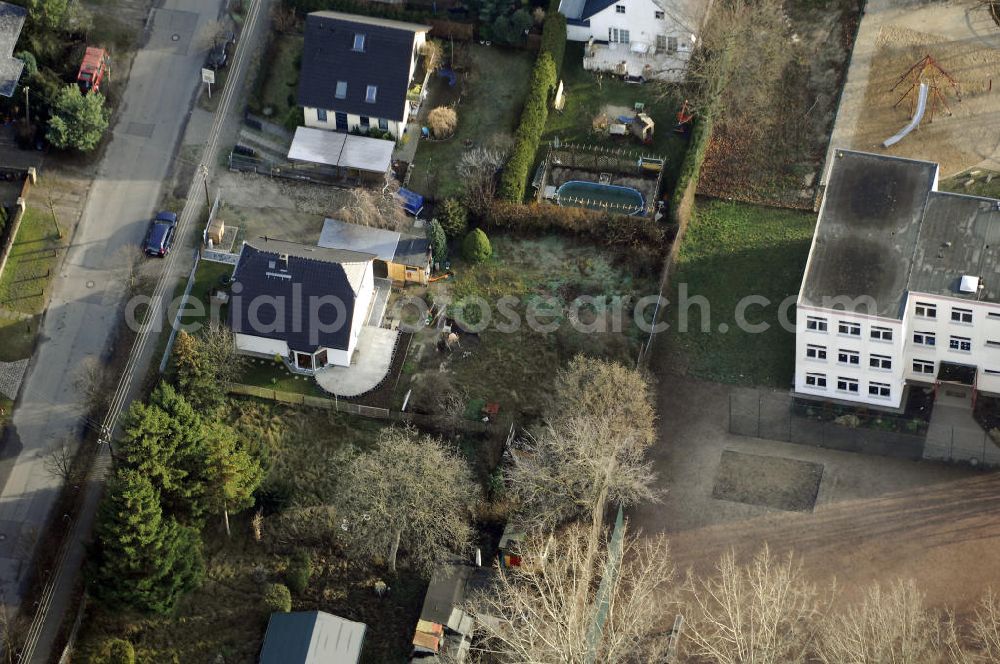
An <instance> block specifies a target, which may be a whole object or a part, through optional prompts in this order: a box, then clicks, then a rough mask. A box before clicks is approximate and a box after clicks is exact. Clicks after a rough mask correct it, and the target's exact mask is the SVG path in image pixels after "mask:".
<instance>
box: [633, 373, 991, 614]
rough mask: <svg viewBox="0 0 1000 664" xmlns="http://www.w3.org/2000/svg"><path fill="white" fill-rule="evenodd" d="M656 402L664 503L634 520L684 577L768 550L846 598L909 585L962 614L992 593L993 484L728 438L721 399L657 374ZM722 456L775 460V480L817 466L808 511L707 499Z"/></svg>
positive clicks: (898, 463)
mask: <svg viewBox="0 0 1000 664" xmlns="http://www.w3.org/2000/svg"><path fill="white" fill-rule="evenodd" d="M659 393H660V404H659V406H660V408H659V415H660V426H661V432H662V433H661V443H660V446H659V449H658V450H657V451H656V453H655V460H654V463H655V467H656V470H657V472H659V473H660V477H661V484H662V486H663V488H664V489H665V490H666V494H665V496H664V499H663V502H662V503H661V504H659V505H647V506H642V507H640V508H638V509H635V510H633V513H632V514H631V519H632V522H633V523H634V524H635V525H637V526H639V527H641V528H642V529H643V530H644V531H646V532H650V531H654V532H666V533H668V534H669V535H670V539H671V550H672V552H673V555H674V557H675V561H676V563H677V564H678V567H679V568H680V569H685V568H688V567H693V568H695V569H696V570H698V571H704V572H707V571H710V570H711V567H712V565H713V564H714V562H715V561H716V560H717V559H718V557H719V556H720V555H721V554H723V553H724V552H726V551H728V550H729V549H730V548H735V549H736V551H737V553H738V554H739V555H741V556H749V555H751V554H752V553H753V552H754V551H756V550H757V549H758V548H759V547H760V546H762V545H763V544H764V543H765V542H766V543H768V544H769V545H770V546H771V547H772V548H773V549H775V550H778V551H782V552H783V551H787V550H794V551H795V552H796V553H797V554H798V555H801V556H802V557H803V558H804V561H805V566H806V569H807V571H808V573H809V575H810V576H811V577H812V578H813V579H815V580H816V581H818V582H824V583H825V582H828V581H830V580H831V579H833V578H836V580H837V584H838V587H839V588H840V590H841V591H842V594H843V596H844V597H846V598H849V597H850V596H851V595H852V593H855V592H856V591H857V589H858V588H859V587H862V586H863V585H867V584H869V583H871V582H874V581H882V582H884V581H888V580H891V579H893V578H897V577H904V578H910V577H912V578H914V579H915V580H916V581H917V583H918V584H919V585H920V587H921V589H922V590H924V591H925V592H926V593H927V596H928V601H929V602H930V603H931V604H934V605H949V606H953V607H955V608H956V609H958V610H961V609H962V608H963V607H965V606H966V605H967V604H968V603H970V602H972V601H975V600H976V599H977V598H978V597H979V595H980V593H981V592H983V590H984V589H985V588H986V587H988V586H992V587H994V588H1000V566H997V565H996V550H997V547H998V546H1000V517H997V514H998V509H1000V475H998V474H995V473H994V474H986V473H982V472H977V471H972V470H968V469H964V468H958V467H951V466H945V465H938V464H934V463H928V462H914V461H905V460H899V459H890V458H886V457H875V456H866V455H861V454H853V453H848V452H836V451H833V450H824V449H820V448H814V447H807V446H801V445H792V444H787V443H776V442H771V441H765V440H760V439H754V438H744V437H740V436H735V435H731V434H729V433H728V431H727V416H728V411H727V408H728V393H729V388H727V387H725V386H721V385H718V384H714V383H704V382H698V381H692V380H688V379H683V378H677V377H674V376H671V375H661V376H660V379H659ZM725 450H733V451H737V452H741V453H744V454H753V455H760V456H764V457H776V458H778V459H780V461H778V462H777V463H776V469H777V472H782V469H783V468H785V467H787V465H788V464H787V461H788V460H796V461H801V462H809V463H813V464H821V465H822V466H823V477H822V481H821V482H820V486H819V493H818V495H817V497H816V505H815V508H814V510H813V511H804V512H791V511H781V510H777V509H769V508H767V507H760V506H756V505H750V504H746V503H743V502H734V501H724V500H716V499H715V498H713V497H712V493H713V489H714V486H715V484H716V478H717V473H718V472H719V468H720V462H721V459H722V455H723V452H724V451H725ZM764 479H765V480H767V479H768V478H767V477H765V478H764ZM771 479H773V478H771ZM766 483H767V482H763V484H766ZM758 488H759V486H758Z"/></svg>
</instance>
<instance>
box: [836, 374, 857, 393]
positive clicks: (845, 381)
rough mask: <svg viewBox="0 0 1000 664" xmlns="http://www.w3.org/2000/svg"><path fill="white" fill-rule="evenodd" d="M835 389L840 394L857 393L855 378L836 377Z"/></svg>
mask: <svg viewBox="0 0 1000 664" xmlns="http://www.w3.org/2000/svg"><path fill="white" fill-rule="evenodd" d="M837 389H838V390H840V391H841V392H853V393H855V394H857V393H858V380H857V379H856V378H845V377H844V376H838V377H837Z"/></svg>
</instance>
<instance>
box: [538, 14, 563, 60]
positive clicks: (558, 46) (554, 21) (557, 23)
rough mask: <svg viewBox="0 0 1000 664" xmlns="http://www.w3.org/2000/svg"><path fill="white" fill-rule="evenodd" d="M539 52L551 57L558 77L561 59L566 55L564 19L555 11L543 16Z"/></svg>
mask: <svg viewBox="0 0 1000 664" xmlns="http://www.w3.org/2000/svg"><path fill="white" fill-rule="evenodd" d="M540 51H541V52H542V53H548V54H549V55H550V56H552V62H553V63H554V64H555V66H556V76H558V75H559V74H560V73H561V72H562V66H563V57H564V56H565V55H566V17H565V16H563V15H562V14H560V13H559V12H557V11H550V12H549V13H548V14H546V16H545V22H544V23H543V24H542V44H541V47H540Z"/></svg>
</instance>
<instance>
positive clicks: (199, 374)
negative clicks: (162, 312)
mask: <svg viewBox="0 0 1000 664" xmlns="http://www.w3.org/2000/svg"><path fill="white" fill-rule="evenodd" d="M204 351H205V349H204V347H203V346H202V345H201V344H200V343H199V342H198V340H197V339H196V338H195V337H193V336H192V335H190V334H188V333H187V332H185V331H184V330H181V331H180V332H179V333H178V334H177V340H176V341H175V342H174V355H173V357H174V368H175V369H176V371H177V389H178V390H180V392H182V393H183V394H184V397H185V398H186V399H187V400H188V403H190V404H191V405H192V406H193V407H194V408H196V409H197V410H198V412H201V413H204V412H206V411H207V410H211V409H213V408H215V407H216V406H218V405H219V404H220V403H221V402H222V399H223V396H224V394H223V391H222V389H221V387H220V386H219V384H218V383H217V382H216V380H215V372H214V371H213V370H212V358H211V357H209V356H208V354H207V353H205V352H204Z"/></svg>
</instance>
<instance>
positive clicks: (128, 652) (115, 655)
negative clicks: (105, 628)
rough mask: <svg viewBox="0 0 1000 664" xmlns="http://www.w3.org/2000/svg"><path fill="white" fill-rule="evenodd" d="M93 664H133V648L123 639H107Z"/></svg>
mask: <svg viewBox="0 0 1000 664" xmlns="http://www.w3.org/2000/svg"><path fill="white" fill-rule="evenodd" d="M91 661H93V662H94V664H97V663H98V662H99V663H100V664H135V648H133V647H132V644H131V643H129V642H128V641H126V640H125V639H108V640H107V641H106V642H105V644H104V647H103V648H101V654H100V656H99V657H96V658H94V659H93V660H91Z"/></svg>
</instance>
